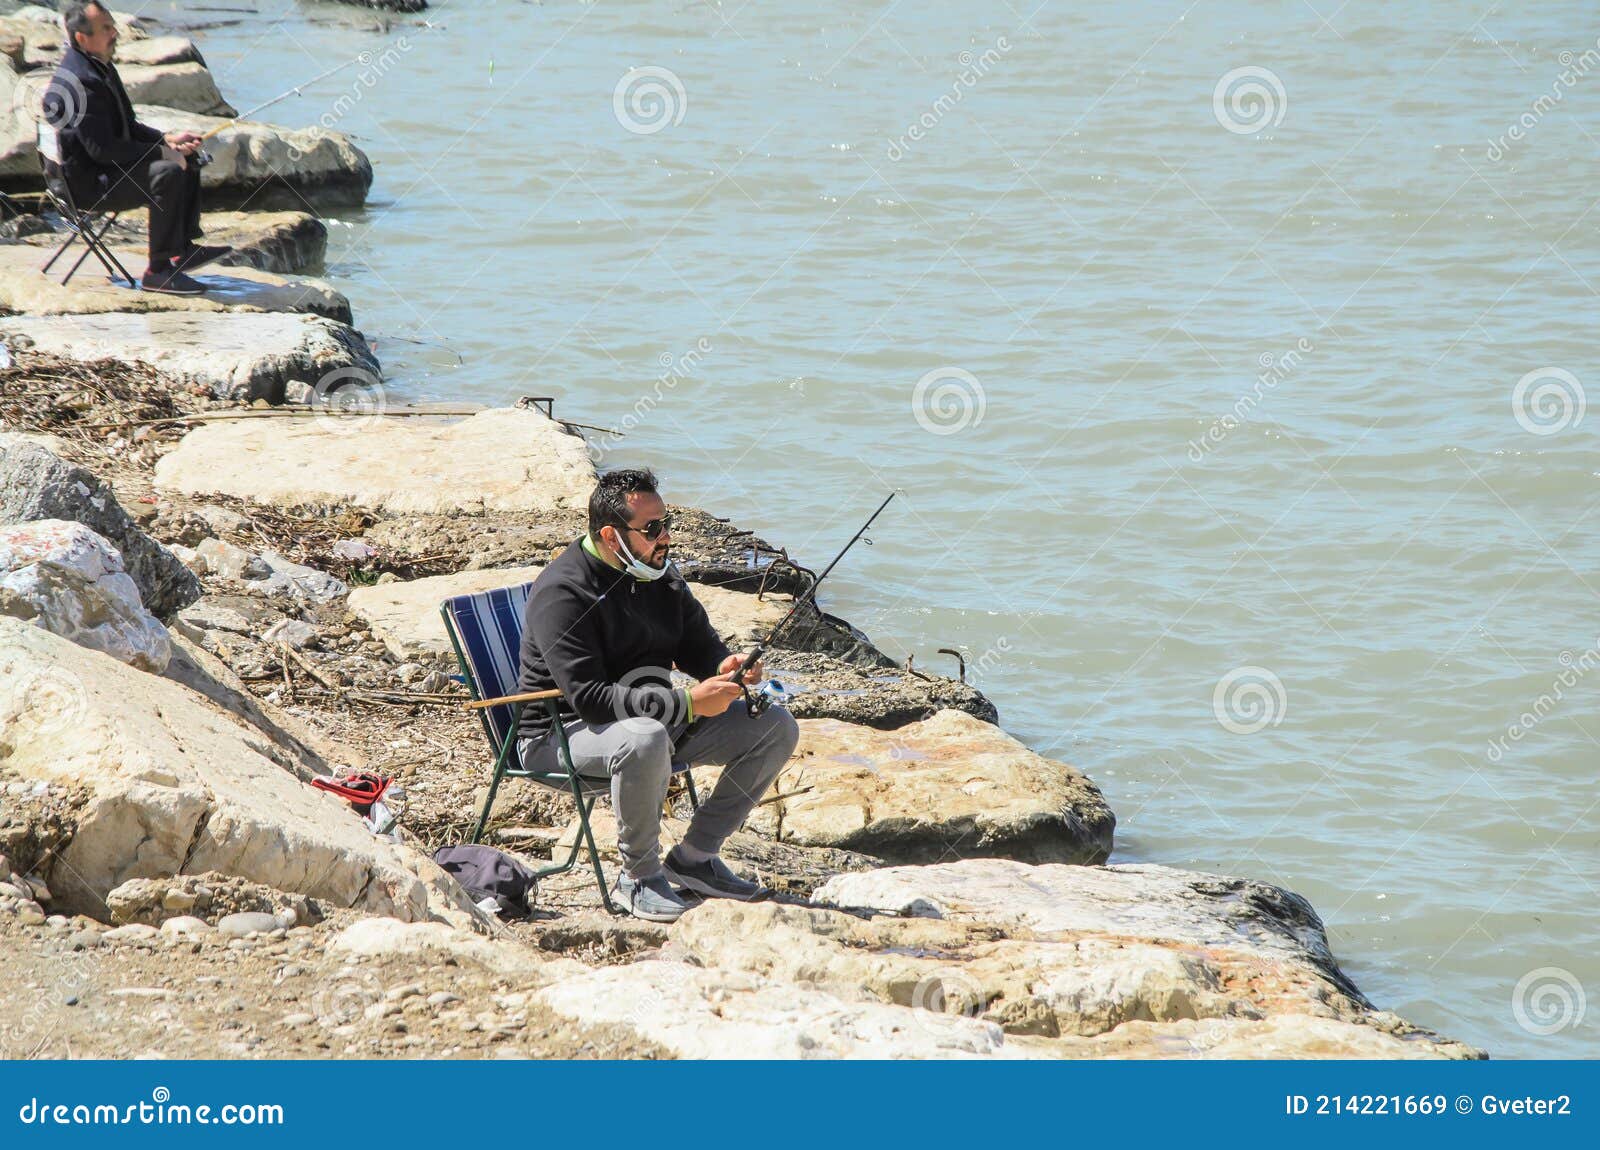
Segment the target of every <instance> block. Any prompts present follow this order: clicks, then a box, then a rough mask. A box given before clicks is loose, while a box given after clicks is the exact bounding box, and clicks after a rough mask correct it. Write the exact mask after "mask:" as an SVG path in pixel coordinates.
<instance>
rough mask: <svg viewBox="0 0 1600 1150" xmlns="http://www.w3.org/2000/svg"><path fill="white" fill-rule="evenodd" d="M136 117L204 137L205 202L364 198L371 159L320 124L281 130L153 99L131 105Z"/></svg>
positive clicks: (273, 204) (287, 203)
mask: <svg viewBox="0 0 1600 1150" xmlns="http://www.w3.org/2000/svg"><path fill="white" fill-rule="evenodd" d="M135 113H136V114H137V116H138V117H139V119H140V120H141V121H142V122H144V123H146V124H149V125H150V126H151V127H154V128H159V129H160V130H161V131H163V132H173V131H188V132H195V133H197V134H200V135H204V134H205V133H206V132H209V131H211V130H212V129H215V128H222V131H220V132H218V133H217V134H216V135H215V136H212V137H211V138H210V139H209V140H207V141H206V151H208V152H210V153H211V156H212V162H211V163H209V164H207V165H206V166H205V167H204V168H202V169H201V172H200V184H201V187H202V188H204V189H205V190H206V193H207V195H208V199H207V202H208V203H213V204H239V203H243V202H244V201H245V200H248V201H249V203H250V206H251V207H253V208H284V207H287V208H303V207H305V206H306V205H307V204H311V205H316V206H325V207H331V206H344V205H351V204H362V203H364V202H366V198H367V189H369V188H370V187H371V186H372V163H371V161H369V160H368V159H367V156H366V153H364V152H363V151H362V150H361V149H360V148H358V147H356V146H355V144H354V143H352V142H351V140H350V137H348V136H346V135H345V134H344V133H343V132H333V131H329V130H328V129H326V128H320V127H317V128H285V127H277V126H275V125H272V124H261V123H256V122H254V121H245V122H243V123H239V124H233V125H231V126H224V125H227V124H228V121H227V120H226V119H223V118H220V117H216V116H199V115H195V114H194V113H192V112H182V111H178V110H177V109H174V108H163V107H159V106H157V105H154V104H139V105H136V106H135Z"/></svg>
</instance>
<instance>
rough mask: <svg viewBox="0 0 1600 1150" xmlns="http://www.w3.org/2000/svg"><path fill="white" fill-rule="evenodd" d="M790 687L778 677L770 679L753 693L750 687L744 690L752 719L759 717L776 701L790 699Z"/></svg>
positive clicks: (784, 701) (780, 701) (745, 703)
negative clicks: (777, 678) (779, 680)
mask: <svg viewBox="0 0 1600 1150" xmlns="http://www.w3.org/2000/svg"><path fill="white" fill-rule="evenodd" d="M789 694H790V692H789V688H787V687H785V686H784V685H783V684H782V683H780V682H778V680H776V679H768V680H767V681H766V682H765V683H762V684H761V686H759V687H757V688H756V689H755V691H754V693H752V692H751V691H750V689H749V688H748V687H746V688H745V692H744V705H745V709H746V710H747V711H749V713H750V717H751V718H752V719H759V718H760V717H761V713H762V712H763V711H765V710H766V709H767V708H768V707H770V706H772V704H774V703H786V702H788V701H789Z"/></svg>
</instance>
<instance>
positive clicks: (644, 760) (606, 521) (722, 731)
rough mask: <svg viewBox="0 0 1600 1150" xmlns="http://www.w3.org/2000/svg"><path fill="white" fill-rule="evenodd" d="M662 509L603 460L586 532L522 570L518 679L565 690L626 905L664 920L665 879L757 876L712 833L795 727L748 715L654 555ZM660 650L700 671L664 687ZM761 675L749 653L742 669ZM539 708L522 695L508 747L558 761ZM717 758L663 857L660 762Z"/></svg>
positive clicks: (661, 533)
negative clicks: (679, 836)
mask: <svg viewBox="0 0 1600 1150" xmlns="http://www.w3.org/2000/svg"><path fill="white" fill-rule="evenodd" d="M671 544H672V531H671V517H670V516H668V515H667V506H666V503H665V502H663V501H662V498H661V496H660V494H659V493H658V492H657V490H656V478H655V476H654V475H653V474H651V473H650V472H649V471H611V472H607V473H606V474H605V475H602V476H601V477H600V482H599V484H598V485H597V486H596V487H595V489H594V493H593V494H592V495H591V496H590V497H589V532H588V534H587V535H585V536H584V537H583V538H582V539H580V540H578V541H577V542H576V543H574V544H573V545H572V546H570V547H568V548H567V549H566V551H564V552H562V554H561V555H560V557H559V558H557V559H556V560H555V561H554V562H552V563H551V564H550V566H548V567H546V568H545V569H544V571H543V572H542V573H541V574H540V575H539V577H538V578H537V579H536V580H534V584H533V592H532V594H531V595H530V597H529V599H528V614H527V618H526V620H525V623H524V628H523V640H522V667H521V679H520V685H519V690H521V691H527V692H532V691H547V690H550V689H551V688H553V687H559V688H560V689H561V692H562V698H561V709H562V722H563V725H564V726H565V728H566V732H567V740H568V743H569V745H570V746H571V748H572V757H573V764H574V766H575V767H576V768H577V770H578V772H579V773H580V774H584V775H591V776H595V777H601V778H604V777H609V778H610V780H611V802H612V807H613V809H614V810H615V812H616V818H617V846H618V850H619V851H620V853H621V855H622V865H623V873H622V874H621V875H620V876H619V877H618V880H617V891H618V894H619V895H620V897H621V901H622V902H623V904H624V905H625V906H627V908H628V910H629V911H630V913H632V914H633V915H635V916H636V917H638V918H644V919H649V920H651V921H653V922H672V921H674V920H675V919H676V918H677V917H678V916H679V915H681V914H682V913H683V912H684V911H685V910H686V909H687V904H685V903H684V901H683V899H681V898H680V897H679V896H678V895H677V893H676V892H675V891H674V890H673V885H674V884H676V885H677V886H679V887H682V888H684V889H686V890H690V891H693V892H695V893H696V894H699V895H702V896H705V897H708V898H737V899H746V900H748V899H752V898H755V897H757V896H759V895H761V894H763V893H764V892H763V891H762V888H761V887H760V886H758V885H757V884H756V883H753V882H750V881H748V880H746V879H743V878H740V877H739V876H738V875H736V874H734V873H733V871H732V870H730V869H729V868H728V866H727V864H725V863H724V862H723V861H722V859H721V858H720V857H718V852H719V851H720V850H721V849H722V844H723V842H724V841H725V840H726V839H727V837H728V836H729V835H731V834H732V833H733V832H734V831H735V830H737V829H738V828H739V826H740V825H741V824H742V823H743V822H744V820H745V818H746V816H748V815H749V813H750V812H751V811H752V810H753V809H754V808H755V805H756V803H757V802H758V801H759V800H760V798H761V796H762V795H763V794H764V793H765V792H766V790H767V788H768V787H770V786H771V785H772V783H773V780H775V779H776V778H777V777H778V772H779V771H780V770H781V769H782V768H783V765H784V763H786V762H787V761H788V759H789V755H790V754H791V753H792V752H793V751H794V748H795V743H796V742H797V741H798V740H799V728H798V727H797V726H796V724H795V721H794V719H793V717H791V716H790V714H789V712H788V711H786V710H784V709H783V708H782V707H781V706H770V707H767V708H766V709H765V710H763V711H761V713H760V714H759V715H756V716H752V715H751V714H750V712H749V710H748V709H747V705H746V703H745V700H744V699H743V698H741V696H742V694H743V689H742V688H741V687H740V685H739V683H738V682H737V681H735V678H736V675H737V672H738V669H739V667H740V664H741V663H742V662H743V659H742V658H741V657H740V656H738V655H735V654H732V653H730V652H729V650H728V648H727V646H726V645H725V644H724V643H723V642H722V640H721V639H720V638H718V637H717V633H716V631H715V630H713V629H712V626H711V622H710V620H709V619H707V617H706V612H705V608H703V607H702V606H701V605H700V604H699V603H698V602H697V601H696V600H695V597H694V595H693V593H692V592H691V591H690V590H689V585H688V584H687V583H685V582H684V580H683V577H682V576H680V575H679V574H678V573H677V572H676V571H674V570H673V569H672V568H671V567H669V566H668V564H667V556H668V553H669V551H670V548H671ZM673 666H676V667H678V668H679V669H680V670H682V671H683V672H685V673H686V674H688V675H691V676H693V677H694V678H696V679H698V680H699V682H697V683H696V684H695V685H694V686H692V687H683V688H674V687H673V686H672V685H671V679H670V677H669V675H668V671H669V669H670V668H672V667H673ZM761 678H762V668H761V665H760V663H759V662H757V663H754V664H753V665H752V666H751V667H749V668H748V669H747V671H746V673H745V681H747V682H757V681H759V680H760V679H761ZM549 727H550V718H549V715H548V714H547V713H546V712H545V711H544V709H543V708H540V707H525V708H524V709H523V711H522V725H521V728H520V731H519V744H518V750H519V751H520V753H521V755H522V761H523V764H524V765H525V766H527V767H528V768H529V769H531V770H539V771H550V770H560V769H562V767H561V766H560V765H559V764H558V761H557V755H558V750H557V741H556V740H555V739H553V738H550V737H548V736H549V735H550V729H549ZM674 760H676V761H678V762H688V763H691V764H700V763H715V764H719V765H721V766H722V767H723V771H722V776H721V778H720V779H718V781H717V785H716V788H715V789H714V790H713V791H712V793H711V796H710V797H709V798H707V799H706V801H705V802H703V803H702V804H701V806H700V809H699V810H698V811H697V812H696V813H695V815H694V818H693V819H692V820H691V821H690V823H689V829H688V832H687V833H686V834H685V835H684V838H683V841H682V842H681V843H679V844H678V845H677V846H675V847H673V848H672V851H671V852H670V853H669V854H668V855H667V857H666V858H665V859H664V860H663V859H662V858H661V857H660V836H661V805H662V802H663V800H664V799H665V798H666V794H667V783H668V780H669V779H670V777H671V773H672V763H673V761H674Z"/></svg>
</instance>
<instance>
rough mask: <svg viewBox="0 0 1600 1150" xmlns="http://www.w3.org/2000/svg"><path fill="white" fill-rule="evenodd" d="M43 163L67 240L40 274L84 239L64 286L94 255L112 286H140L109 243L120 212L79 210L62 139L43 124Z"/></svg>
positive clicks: (46, 185)
mask: <svg viewBox="0 0 1600 1150" xmlns="http://www.w3.org/2000/svg"><path fill="white" fill-rule="evenodd" d="M39 164H40V166H41V167H42V168H43V169H44V190H45V194H46V195H48V196H49V197H50V201H51V203H53V204H54V205H55V208H56V211H57V212H59V213H60V214H61V218H62V219H63V220H64V221H66V225H67V238H66V239H65V240H64V241H63V242H62V244H61V246H60V247H58V248H57V249H56V251H55V254H54V255H53V256H51V257H50V258H49V260H47V261H46V262H45V265H44V267H42V268H40V269H39V271H40V272H42V273H43V274H44V275H49V274H50V269H51V268H52V267H54V266H55V262H56V261H57V260H58V259H60V258H61V257H62V256H63V255H65V254H66V251H67V249H68V248H70V247H71V246H72V245H73V244H75V243H77V242H78V241H79V240H80V239H81V240H82V241H83V244H84V251H83V253H82V254H81V255H79V256H78V259H77V262H76V263H74V264H73V265H72V266H71V267H70V268H68V269H67V274H66V275H65V276H63V277H62V280H61V286H62V287H65V286H66V285H67V284H68V283H70V282H71V281H72V277H73V276H74V275H76V274H77V273H78V269H79V268H80V267H82V266H83V261H84V260H86V259H88V258H89V256H90V254H91V253H92V254H93V255H94V256H95V258H97V259H98V260H99V261H100V263H101V265H102V266H103V267H104V268H105V269H106V275H107V276H109V277H110V279H111V282H112V283H117V282H119V281H120V282H121V283H123V284H125V285H126V286H128V287H137V286H138V282H137V281H136V280H135V279H134V278H133V277H132V276H131V275H129V274H128V269H127V268H125V267H123V266H122V261H121V260H119V259H117V257H116V254H115V253H114V252H112V250H111V248H110V246H109V245H108V244H107V243H106V242H105V238H106V233H107V232H109V231H110V230H111V225H112V224H114V223H116V222H117V213H116V212H100V213H96V212H88V211H84V210H82V209H81V208H79V207H78V204H77V201H76V200H75V199H74V198H73V196H72V187H71V185H70V184H69V183H68V182H67V177H66V173H65V172H64V171H63V170H62V168H61V138H60V136H58V135H57V134H56V130H55V128H53V127H51V126H50V125H49V124H47V123H43V122H41V123H40V124H39Z"/></svg>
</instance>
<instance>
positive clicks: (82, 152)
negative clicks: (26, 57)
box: [44, 44, 162, 189]
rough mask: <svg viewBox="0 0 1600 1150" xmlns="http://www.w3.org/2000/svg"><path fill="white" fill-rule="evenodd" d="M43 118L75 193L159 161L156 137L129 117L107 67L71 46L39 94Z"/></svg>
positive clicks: (124, 95)
mask: <svg viewBox="0 0 1600 1150" xmlns="http://www.w3.org/2000/svg"><path fill="white" fill-rule="evenodd" d="M44 113H45V118H46V119H47V120H48V121H49V122H50V123H52V124H55V125H56V126H57V135H58V136H59V137H60V141H61V161H62V167H63V168H65V170H66V175H67V179H68V180H70V181H71V182H72V185H73V187H74V188H75V189H77V188H82V187H87V186H90V185H92V184H95V183H97V182H99V177H100V176H102V175H104V176H107V177H109V178H110V182H114V180H115V177H116V176H117V175H119V174H120V173H121V172H123V171H128V170H130V169H133V168H136V167H138V166H140V165H145V164H149V163H151V162H152V161H154V160H157V159H160V156H161V143H162V134H161V132H160V131H158V130H157V129H155V128H152V127H150V126H149V125H148V124H141V123H139V121H138V120H136V119H135V118H134V115H133V101H131V100H129V99H128V92H127V89H125V88H124V87H123V86H122V77H121V76H118V75H117V69H116V67H115V65H112V64H102V63H101V62H100V61H99V60H96V59H95V58H94V57H93V56H90V55H89V54H88V53H87V52H84V51H83V50H82V49H80V48H79V47H78V46H77V45H76V44H71V45H69V46H68V47H67V50H66V53H65V54H64V55H63V56H62V58H61V66H60V67H58V68H57V69H56V73H55V75H54V76H53V77H51V79H50V86H49V88H47V89H46V90H45V96H44Z"/></svg>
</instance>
